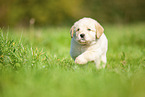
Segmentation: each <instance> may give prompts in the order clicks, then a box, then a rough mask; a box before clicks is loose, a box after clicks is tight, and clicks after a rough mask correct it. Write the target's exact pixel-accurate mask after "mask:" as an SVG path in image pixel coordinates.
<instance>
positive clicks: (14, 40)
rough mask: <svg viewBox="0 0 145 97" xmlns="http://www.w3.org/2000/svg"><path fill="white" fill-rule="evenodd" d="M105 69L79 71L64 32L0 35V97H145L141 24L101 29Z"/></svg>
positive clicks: (3, 32)
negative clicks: (106, 44)
mask: <svg viewBox="0 0 145 97" xmlns="http://www.w3.org/2000/svg"><path fill="white" fill-rule="evenodd" d="M104 28H105V34H106V36H107V38H108V40H109V49H108V53H107V60H108V63H107V66H106V68H105V69H101V70H97V69H96V68H95V65H94V64H93V63H91V62H90V63H88V64H87V65H85V66H79V65H77V64H75V63H74V61H73V60H72V59H71V57H70V55H69V49H70V39H71V38H70V34H69V28H67V27H66V28H65V27H63V28H59V27H58V28H57V27H54V28H53V27H52V28H36V29H9V30H4V29H3V30H1V31H0V34H1V35H0V97H145V92H144V91H145V76H144V75H145V56H144V55H145V34H144V32H145V28H144V24H138V25H135V24H132V25H124V26H123V25H112V26H111V25H106V26H104Z"/></svg>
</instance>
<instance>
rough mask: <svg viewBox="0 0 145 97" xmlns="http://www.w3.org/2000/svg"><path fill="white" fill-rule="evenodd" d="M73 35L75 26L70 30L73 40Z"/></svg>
mask: <svg viewBox="0 0 145 97" xmlns="http://www.w3.org/2000/svg"><path fill="white" fill-rule="evenodd" d="M73 34H74V26H72V27H71V29H70V35H71V38H73Z"/></svg>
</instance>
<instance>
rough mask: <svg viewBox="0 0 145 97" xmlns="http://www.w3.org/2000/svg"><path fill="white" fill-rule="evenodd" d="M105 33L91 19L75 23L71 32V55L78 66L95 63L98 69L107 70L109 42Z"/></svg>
mask: <svg viewBox="0 0 145 97" xmlns="http://www.w3.org/2000/svg"><path fill="white" fill-rule="evenodd" d="M103 32H104V29H103V27H102V26H101V25H100V24H99V23H98V22H97V21H96V20H94V19H91V18H83V19H80V20H79V21H77V22H75V23H74V25H73V26H72V28H71V31H70V34H71V49H70V55H71V57H72V58H73V59H74V60H75V63H76V64H86V63H87V62H88V61H94V62H95V63H96V67H97V68H98V69H100V68H105V65H106V62H107V59H106V53H107V48H108V40H107V38H106V36H105V34H104V33H103ZM101 61H102V65H101Z"/></svg>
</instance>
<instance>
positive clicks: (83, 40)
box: [78, 39, 87, 44]
mask: <svg viewBox="0 0 145 97" xmlns="http://www.w3.org/2000/svg"><path fill="white" fill-rule="evenodd" d="M78 42H79V43H80V44H87V41H86V40H85V39H79V40H78Z"/></svg>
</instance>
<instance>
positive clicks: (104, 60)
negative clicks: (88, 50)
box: [101, 53, 107, 68]
mask: <svg viewBox="0 0 145 97" xmlns="http://www.w3.org/2000/svg"><path fill="white" fill-rule="evenodd" d="M101 61H102V62H103V64H102V67H103V68H105V66H106V63H107V58H106V53H104V54H103V55H102V56H101Z"/></svg>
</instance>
